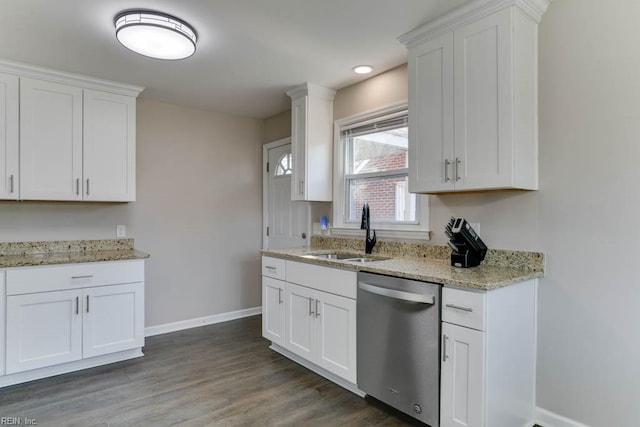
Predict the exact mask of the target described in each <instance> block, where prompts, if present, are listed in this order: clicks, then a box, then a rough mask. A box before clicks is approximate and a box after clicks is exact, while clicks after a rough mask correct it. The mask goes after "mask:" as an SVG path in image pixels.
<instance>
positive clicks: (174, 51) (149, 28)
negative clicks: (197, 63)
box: [114, 10, 197, 60]
mask: <svg viewBox="0 0 640 427" xmlns="http://www.w3.org/2000/svg"><path fill="white" fill-rule="evenodd" d="M114 24H115V27H116V38H117V39H118V41H119V42H120V43H122V45H123V46H124V47H126V48H127V49H130V50H132V51H134V52H136V53H139V54H140V55H144V56H148V57H151V58H156V59H167V60H175V59H184V58H188V57H190V56H191V55H193V53H194V52H195V51H196V41H197V35H196V32H195V30H194V29H193V27H191V25H189V24H187V23H186V22H184V21H182V20H180V19H178V18H176V17H174V16H171V15H167V14H165V13H161V12H154V11H151V10H128V11H125V12H121V13H120V14H119V15H118V16H116V18H115V20H114Z"/></svg>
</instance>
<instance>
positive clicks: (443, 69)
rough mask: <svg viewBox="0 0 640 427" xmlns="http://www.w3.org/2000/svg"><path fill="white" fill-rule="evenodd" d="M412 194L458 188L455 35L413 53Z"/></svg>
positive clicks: (410, 60)
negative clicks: (455, 115) (455, 155)
mask: <svg viewBox="0 0 640 427" xmlns="http://www.w3.org/2000/svg"><path fill="white" fill-rule="evenodd" d="M409 93H410V94H411V96H410V97H409V191H410V192H430V191H446V190H453V188H454V182H455V179H454V175H453V174H454V171H453V164H452V162H453V161H454V154H453V34H452V33H449V34H445V35H443V36H441V37H438V38H436V39H434V40H431V41H429V42H427V43H424V44H423V45H421V46H419V47H416V48H413V49H412V50H411V51H410V52H409Z"/></svg>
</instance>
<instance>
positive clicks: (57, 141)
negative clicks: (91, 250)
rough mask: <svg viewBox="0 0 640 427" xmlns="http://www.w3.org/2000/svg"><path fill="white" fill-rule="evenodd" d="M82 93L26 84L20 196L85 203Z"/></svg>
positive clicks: (53, 85)
mask: <svg viewBox="0 0 640 427" xmlns="http://www.w3.org/2000/svg"><path fill="white" fill-rule="evenodd" d="M82 191H83V190H82V89H80V88H77V87H73V86H67V85H61V84H57V83H51V82H46V81H40V80H35V79H29V78H22V79H20V194H21V198H22V199H24V200H27V199H30V200H34V199H35V200H82Z"/></svg>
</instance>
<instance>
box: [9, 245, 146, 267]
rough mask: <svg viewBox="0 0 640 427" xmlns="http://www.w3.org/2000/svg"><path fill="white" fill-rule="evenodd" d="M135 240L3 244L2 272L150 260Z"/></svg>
mask: <svg viewBox="0 0 640 427" xmlns="http://www.w3.org/2000/svg"><path fill="white" fill-rule="evenodd" d="M149 256H150V255H149V254H148V253H145V252H141V251H139V250H136V249H135V248H134V247H133V239H103V240H64V241H42V242H0V268H9V267H30V266H36V265H54V264H76V263H83V262H99V261H123V260H134V259H145V258H149Z"/></svg>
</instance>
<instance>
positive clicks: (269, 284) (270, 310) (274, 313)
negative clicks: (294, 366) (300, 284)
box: [262, 276, 285, 346]
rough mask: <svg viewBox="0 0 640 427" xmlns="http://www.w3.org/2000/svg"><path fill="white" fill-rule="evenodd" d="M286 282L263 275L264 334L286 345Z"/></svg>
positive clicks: (273, 340)
mask: <svg viewBox="0 0 640 427" xmlns="http://www.w3.org/2000/svg"><path fill="white" fill-rule="evenodd" d="M284 284H285V282H283V281H282V280H276V279H272V278H271V277H266V276H262V336H263V337H265V338H266V339H268V340H270V341H271V342H273V343H275V344H278V345H281V346H284V345H285V341H284V331H285V322H284V318H285V314H284V307H285V304H284V297H285V295H284V291H285V286H284Z"/></svg>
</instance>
